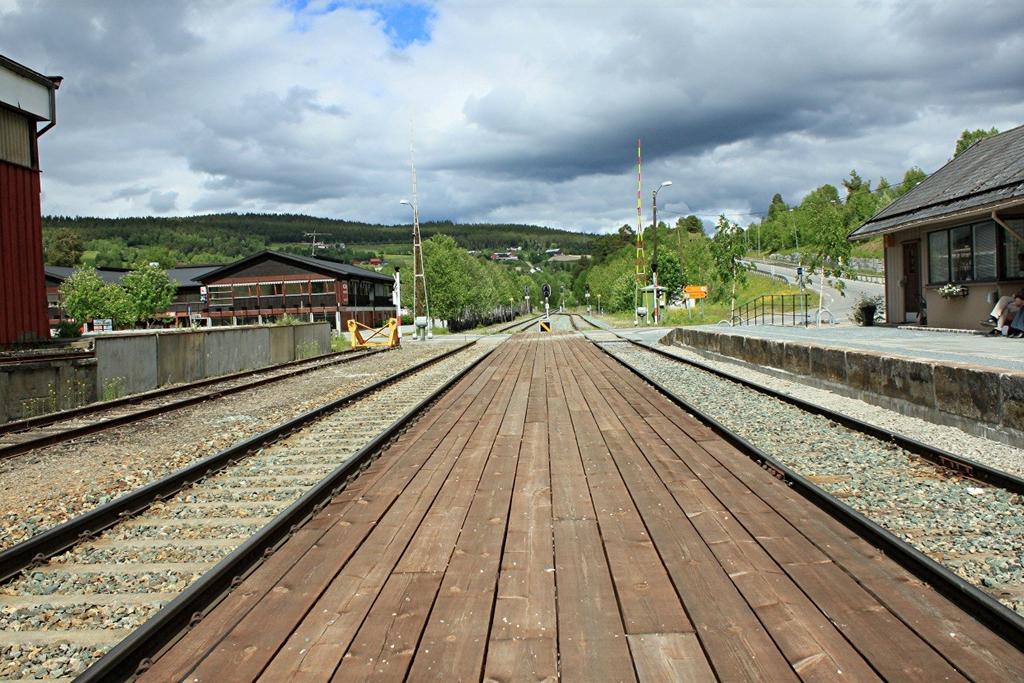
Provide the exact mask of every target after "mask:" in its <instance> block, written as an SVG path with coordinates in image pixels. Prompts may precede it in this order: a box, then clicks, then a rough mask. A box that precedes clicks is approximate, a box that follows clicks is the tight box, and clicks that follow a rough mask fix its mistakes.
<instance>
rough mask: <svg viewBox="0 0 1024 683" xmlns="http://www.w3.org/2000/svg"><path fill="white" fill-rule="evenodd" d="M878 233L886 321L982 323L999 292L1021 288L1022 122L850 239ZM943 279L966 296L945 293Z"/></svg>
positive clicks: (905, 197)
mask: <svg viewBox="0 0 1024 683" xmlns="http://www.w3.org/2000/svg"><path fill="white" fill-rule="evenodd" d="M876 236H883V237H884V245H885V276H886V278H885V282H886V286H885V300H886V301H885V303H886V306H885V309H886V317H887V319H888V321H889V322H891V323H905V322H918V321H920V320H921V319H922V318H926V319H927V322H928V325H930V326H934V327H949V328H961V329H971V328H981V325H980V324H979V321H981V320H984V319H985V318H986V317H987V316H988V313H989V310H990V309H991V308H992V304H993V303H994V301H995V300H996V299H997V297H998V296H1000V295H1010V294H1012V293H1013V292H1015V291H1017V290H1019V289H1021V288H1024V126H1019V127H1017V128H1014V129H1012V130H1008V131H1006V132H1005V133H1000V134H999V135H994V136H992V137H990V138H985V139H983V140H980V141H979V142H977V143H975V144H974V145H972V146H971V147H970V148H969V149H967V150H966V151H965V152H963V153H962V154H960V156H958V157H956V158H955V159H953V160H951V161H950V162H948V163H947V164H946V165H945V166H943V167H942V168H940V169H939V170H938V171H936V172H935V173H933V174H932V175H930V176H928V177H927V178H926V179H925V180H924V181H922V182H921V183H920V184H919V185H918V186H917V187H915V188H914V189H912V190H911V191H910V192H908V193H907V194H905V195H903V196H902V197H900V198H898V199H897V200H896V201H894V202H893V203H892V204H890V205H889V206H887V207H886V208H884V209H882V210H881V211H879V212H878V213H877V214H875V215H874V216H873V217H872V218H871V219H870V220H868V221H867V222H866V223H864V224H863V225H862V226H860V227H859V228H857V229H856V230H855V231H854V232H853V233H852V234H851V235H850V239H851V240H864V239H869V238H871V237H876ZM948 283H955V284H959V285H962V286H963V288H964V290H965V291H966V296H964V297H955V298H952V299H944V298H942V297H941V296H940V295H939V288H940V287H941V286H942V285H945V284H948Z"/></svg>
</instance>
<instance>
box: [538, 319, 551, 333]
mask: <svg viewBox="0 0 1024 683" xmlns="http://www.w3.org/2000/svg"><path fill="white" fill-rule="evenodd" d="M540 331H541V332H550V331H551V322H550V321H548V320H542V321H540Z"/></svg>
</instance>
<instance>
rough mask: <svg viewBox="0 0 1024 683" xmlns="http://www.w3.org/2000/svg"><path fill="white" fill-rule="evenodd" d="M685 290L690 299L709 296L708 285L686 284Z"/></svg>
mask: <svg viewBox="0 0 1024 683" xmlns="http://www.w3.org/2000/svg"><path fill="white" fill-rule="evenodd" d="M683 291H684V292H686V296H687V297H689V298H690V299H705V298H707V296H708V286H707V285H686V287H684V288H683Z"/></svg>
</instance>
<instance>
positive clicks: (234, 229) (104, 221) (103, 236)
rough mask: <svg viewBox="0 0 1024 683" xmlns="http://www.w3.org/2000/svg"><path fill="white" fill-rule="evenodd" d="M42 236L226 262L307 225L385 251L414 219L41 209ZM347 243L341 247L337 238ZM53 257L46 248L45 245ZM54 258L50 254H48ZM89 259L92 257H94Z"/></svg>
mask: <svg viewBox="0 0 1024 683" xmlns="http://www.w3.org/2000/svg"><path fill="white" fill-rule="evenodd" d="M43 228H44V242H46V243H47V244H48V245H49V244H52V243H53V241H54V239H55V238H57V236H61V237H67V233H66V232H65V229H67V230H70V231H71V232H73V233H74V234H75V236H77V238H78V240H80V243H81V249H83V250H84V251H85V253H86V254H87V255H90V254H95V257H93V258H94V259H95V265H97V266H115V265H120V264H121V263H132V262H134V261H139V260H151V261H159V262H160V263H161V264H163V263H165V262H167V263H169V264H172V265H173V264H176V263H224V262H228V261H231V260H234V259H237V258H240V257H242V256H246V255H248V254H252V253H254V252H257V251H260V250H262V249H288V248H289V246H290V245H291V246H293V247H298V245H301V244H302V243H303V242H306V243H308V242H309V241H310V239H311V237H310V233H313V232H315V233H316V239H317V241H319V242H323V243H325V244H327V245H329V246H330V249H329V250H328V251H329V252H330V254H329V255H332V256H336V257H342V258H346V257H351V258H365V257H367V256H372V255H374V254H378V255H382V254H383V252H386V251H387V252H390V253H401V252H402V251H405V250H404V249H403V247H404V246H405V245H408V246H409V250H411V241H412V240H411V227H410V226H409V225H408V224H406V225H376V224H370V223H360V222H355V221H347V220H335V219H330V218H316V217H313V216H301V215H289V214H233V213H229V214H210V215H202V216H185V217H174V218H158V217H138V218H90V217H74V218H71V217H64V216H44V217H43ZM421 230H422V233H423V239H429V238H430V237H432V236H434V235H436V234H446V235H450V236H451V237H453V238H454V239H455V240H456V241H457V242H458V243H459V245H460V246H462V247H463V248H465V249H471V250H473V249H476V250H481V251H501V250H504V249H506V248H508V247H511V246H519V247H523V248H524V249H525V250H527V251H534V252H535V251H543V250H544V249H547V248H551V247H558V248H560V249H562V250H563V251H564V252H566V253H577V254H588V253H590V251H591V243H592V240H593V239H594V237H595V235H592V234H587V233H578V232H572V231H569V230H557V229H554V228H545V227H542V226H537V225H515V224H459V223H453V222H451V221H441V222H430V223H422V224H421ZM340 244H344V245H345V247H344V249H339V248H338V246H337V245H340ZM48 258H49V253H48ZM50 260H53V259H50ZM90 260H92V259H90Z"/></svg>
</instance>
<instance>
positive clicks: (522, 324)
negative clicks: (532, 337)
mask: <svg viewBox="0 0 1024 683" xmlns="http://www.w3.org/2000/svg"><path fill="white" fill-rule="evenodd" d="M543 317H544V316H543V315H535V316H533V317H532V318H528V319H526V320H520V321H519V322H516V323H512V324H511V325H506V326H505V327H500V328H498V329H497V330H495V331H494V332H492V333H491V334H501V333H502V332H507V331H508V330H511V329H512V328H513V327H525V326H527V325H530V324H531V323H535V322H537V321H538V320H540V319H541V318H543Z"/></svg>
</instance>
